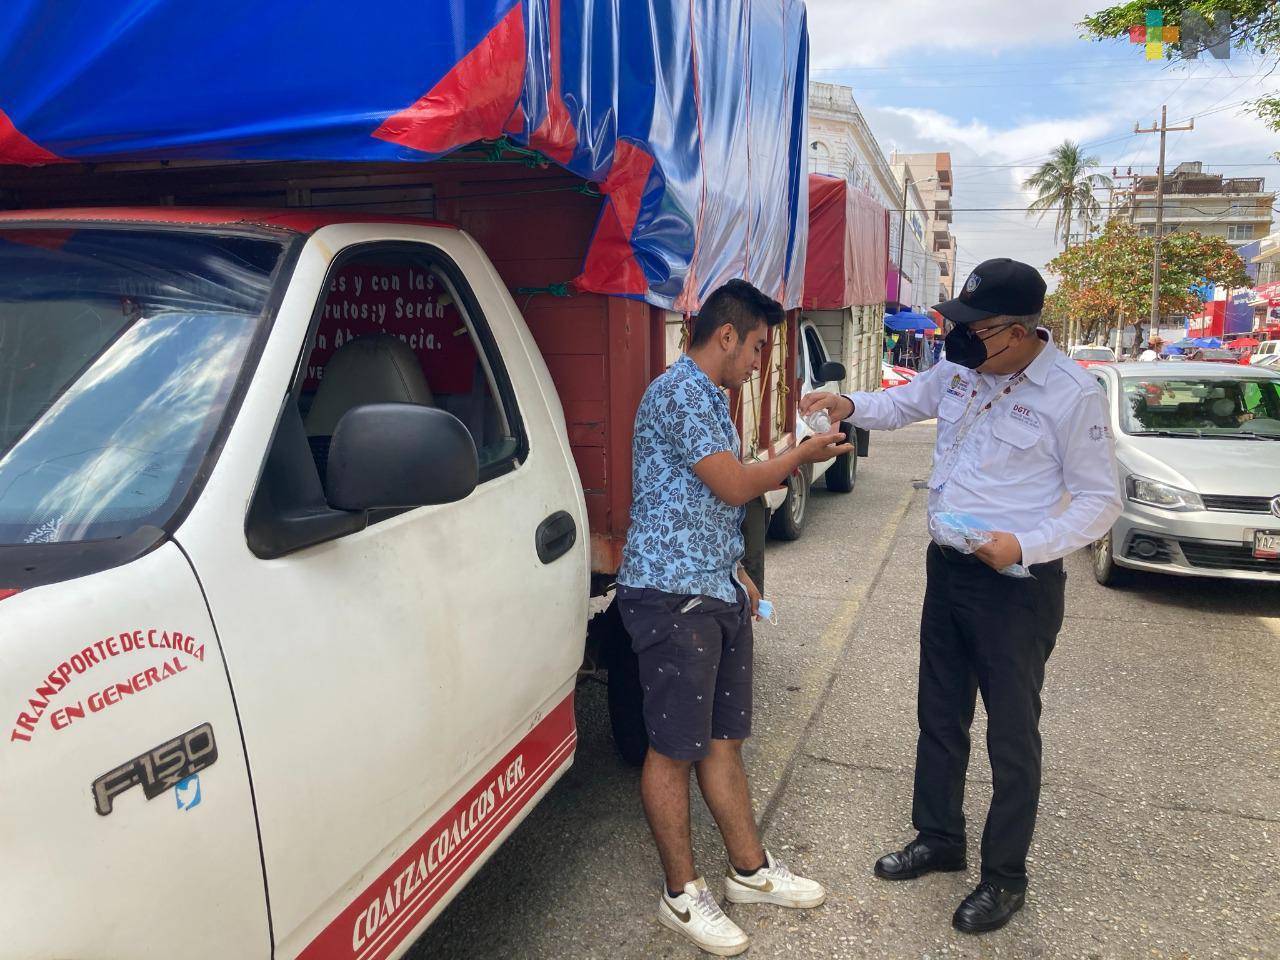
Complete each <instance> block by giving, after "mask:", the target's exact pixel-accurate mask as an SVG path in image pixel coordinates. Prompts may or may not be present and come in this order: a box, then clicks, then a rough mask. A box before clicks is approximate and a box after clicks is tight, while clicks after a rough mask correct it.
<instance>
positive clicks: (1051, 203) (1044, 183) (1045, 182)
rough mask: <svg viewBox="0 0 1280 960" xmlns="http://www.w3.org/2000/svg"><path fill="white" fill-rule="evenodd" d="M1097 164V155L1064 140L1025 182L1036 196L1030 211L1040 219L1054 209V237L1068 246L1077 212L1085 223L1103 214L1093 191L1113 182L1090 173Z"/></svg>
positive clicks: (1024, 185) (1030, 205) (1026, 188)
mask: <svg viewBox="0 0 1280 960" xmlns="http://www.w3.org/2000/svg"><path fill="white" fill-rule="evenodd" d="M1097 165H1098V158H1097V157H1087V156H1085V155H1084V153H1083V151H1082V150H1081V149H1080V144H1078V143H1074V142H1072V141H1070V140H1064V141H1062V143H1061V144H1059V145H1058V146H1057V147H1054V149H1053V152H1052V153H1051V154H1050V155H1049V159H1048V160H1046V161H1045V162H1044V163H1042V164H1041V165H1040V169H1038V170H1037V171H1036V172H1035V173H1033V174H1032V175H1031V176H1029V177H1027V179H1026V180H1024V181H1023V182H1022V187H1023V189H1024V190H1034V191H1035V192H1036V198H1035V199H1034V200H1032V201H1031V203H1030V204H1028V205H1027V215H1028V216H1032V215H1034V214H1037V213H1038V214H1040V221H1041V222H1043V220H1044V218H1045V216H1046V215H1047V214H1049V213H1051V212H1056V213H1057V217H1056V218H1055V219H1054V223H1053V239H1054V240H1057V239H1058V238H1059V237H1061V238H1062V240H1063V241H1064V245H1065V246H1066V247H1070V246H1071V225H1072V223H1073V222H1074V220H1075V218H1076V217H1077V216H1079V217H1082V218H1083V219H1084V221H1085V223H1089V222H1090V221H1095V220H1097V219H1099V217H1101V215H1102V208H1101V207H1100V206H1099V204H1098V198H1097V197H1095V196H1094V194H1093V191H1094V190H1095V189H1098V188H1102V189H1104V190H1105V189H1106V188H1107V187H1109V186H1111V178H1110V177H1108V176H1105V175H1103V174H1100V173H1089V170H1090V168H1092V167H1096V166H1097Z"/></svg>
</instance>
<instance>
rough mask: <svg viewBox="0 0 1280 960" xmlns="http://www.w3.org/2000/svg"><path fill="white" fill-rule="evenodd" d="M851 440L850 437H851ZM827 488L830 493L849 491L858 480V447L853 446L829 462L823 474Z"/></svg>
mask: <svg viewBox="0 0 1280 960" xmlns="http://www.w3.org/2000/svg"><path fill="white" fill-rule="evenodd" d="M851 442H852V438H851ZM823 477H824V478H825V479H826V482H827V489H828V490H830V491H831V492H832V493H850V492H852V491H853V487H854V485H855V484H856V483H857V482H858V449H857V447H856V446H855V447H854V449H853V450H851V451H849V452H848V453H844V454H841V455H840V456H838V457H836V458H835V460H833V461H832V462H831V466H830V467H828V468H827V472H826V473H824V474H823Z"/></svg>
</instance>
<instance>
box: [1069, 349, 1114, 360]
mask: <svg viewBox="0 0 1280 960" xmlns="http://www.w3.org/2000/svg"><path fill="white" fill-rule="evenodd" d="M1115 358H1116V355H1115V354H1114V353H1112V352H1111V348H1110V347H1086V348H1084V349H1083V350H1072V351H1071V359H1073V360H1115Z"/></svg>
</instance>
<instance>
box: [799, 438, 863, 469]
mask: <svg viewBox="0 0 1280 960" xmlns="http://www.w3.org/2000/svg"><path fill="white" fill-rule="evenodd" d="M799 449H800V459H801V460H802V461H803V462H805V463H821V462H822V461H823V460H830V459H832V458H833V457H839V456H843V455H844V454H846V453H850V452H851V451H852V450H853V444H852V443H850V442H849V440H848V438H847V437H846V436H845V435H844V434H843V433H842V432H841V431H839V430H832V431H830V432H829V433H815V434H814V435H813V436H811V437H808V438H806V439H805V440H804V441H803V442H802V443H801V444H800V448H799Z"/></svg>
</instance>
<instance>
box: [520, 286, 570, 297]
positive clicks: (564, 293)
mask: <svg viewBox="0 0 1280 960" xmlns="http://www.w3.org/2000/svg"><path fill="white" fill-rule="evenodd" d="M516 293H519V294H525V293H527V294H529V295H530V296H532V295H534V294H536V293H549V294H551V296H553V297H572V296H573V288H572V287H570V286H569V284H567V283H553V284H551V286H549V287H516Z"/></svg>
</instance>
